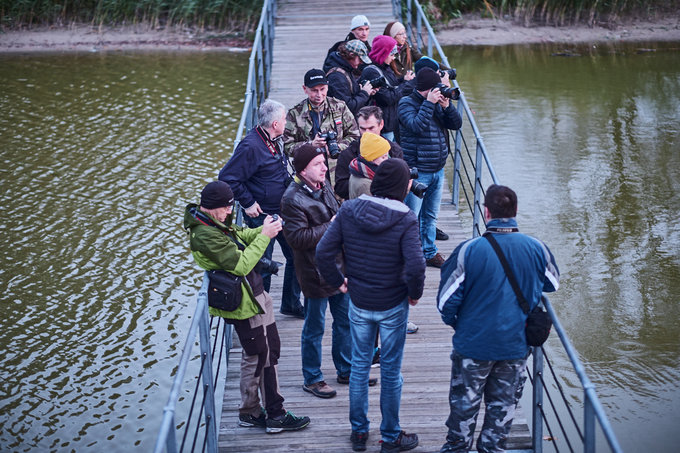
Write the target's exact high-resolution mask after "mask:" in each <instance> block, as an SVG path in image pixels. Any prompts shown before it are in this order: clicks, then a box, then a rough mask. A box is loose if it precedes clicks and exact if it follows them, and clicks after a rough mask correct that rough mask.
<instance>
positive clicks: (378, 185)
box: [364, 134, 410, 201]
mask: <svg viewBox="0 0 680 453" xmlns="http://www.w3.org/2000/svg"><path fill="white" fill-rule="evenodd" d="M364 135H366V134H364ZM409 177H410V173H409V169H408V165H406V162H404V160H402V159H387V160H386V161H385V162H383V163H382V164H380V165H379V166H378V170H377V171H376V172H375V176H374V177H373V182H371V193H372V194H373V195H374V196H376V197H383V198H390V199H392V200H399V201H403V200H404V198H406V193H407V192H408V181H409Z"/></svg>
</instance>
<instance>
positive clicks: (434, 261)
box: [425, 253, 444, 267]
mask: <svg viewBox="0 0 680 453" xmlns="http://www.w3.org/2000/svg"><path fill="white" fill-rule="evenodd" d="M425 264H427V265H428V266H430V267H442V266H443V265H444V257H443V256H442V254H441V253H437V254H435V255H434V256H433V257H432V258H428V259H426V260H425Z"/></svg>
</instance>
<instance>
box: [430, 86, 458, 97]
mask: <svg viewBox="0 0 680 453" xmlns="http://www.w3.org/2000/svg"><path fill="white" fill-rule="evenodd" d="M435 88H439V92H440V93H441V94H442V96H444V97H445V98H449V99H453V100H454V101H455V100H457V99H458V98H459V97H460V88H449V87H447V86H446V85H444V84H443V83H440V84H438V85H437V86H436V87H435Z"/></svg>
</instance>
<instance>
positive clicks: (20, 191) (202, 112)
mask: <svg viewBox="0 0 680 453" xmlns="http://www.w3.org/2000/svg"><path fill="white" fill-rule="evenodd" d="M247 63H248V60H247V55H245V54H243V55H241V54H236V55H234V54H227V53H200V54H198V53H197V54H172V53H163V54H144V53H142V54H139V53H138V54H109V55H98V54H86V55H50V56H31V57H18V56H11V57H2V56H0V80H1V81H2V83H1V85H0V150H1V151H0V152H1V156H2V166H1V167H0V173H1V174H2V178H1V179H0V197H2V198H1V200H0V205H1V206H2V213H3V220H2V222H1V223H0V233H1V235H2V241H3V247H2V248H1V249H0V254H2V276H1V277H0V285H1V286H0V290H1V291H2V306H1V310H2V316H1V317H2V321H0V322H1V323H2V329H1V330H0V345H1V347H0V362H1V363H2V368H1V369H0V382H1V384H0V385H1V386H2V387H1V390H0V414H1V416H0V450H2V451H48V450H54V451H71V450H74V451H84V450H90V451H126V450H129V449H130V448H133V447H137V449H138V450H139V451H150V450H151V449H152V448H153V442H154V439H155V436H156V434H157V431H158V428H159V423H160V417H161V415H162V407H163V405H164V403H165V400H166V399H167V396H168V393H169V389H170V373H171V372H172V370H173V368H175V367H176V365H177V364H178V358H179V352H181V348H182V347H183V344H184V338H185V336H186V332H187V329H188V325H189V323H190V316H191V314H192V313H193V307H194V304H193V300H194V297H195V285H196V284H197V279H198V278H199V277H200V273H197V272H196V269H195V268H194V266H193V263H192V262H191V260H190V257H189V255H188V254H187V250H186V243H185V237H184V233H183V230H182V228H181V215H182V209H183V207H184V205H185V204H186V202H187V201H191V200H193V199H194V198H195V197H196V194H197V188H200V187H202V186H203V185H204V184H205V183H206V182H207V181H209V180H211V179H214V178H215V177H216V174H217V171H218V170H219V168H220V167H221V165H222V164H223V162H224V161H225V160H226V159H227V157H228V154H229V153H230V151H231V149H232V147H233V138H234V136H235V129H236V126H237V124H238V120H239V117H240V112H241V108H242V104H241V99H242V95H243V92H244V90H245V83H244V81H245V75H246V73H247Z"/></svg>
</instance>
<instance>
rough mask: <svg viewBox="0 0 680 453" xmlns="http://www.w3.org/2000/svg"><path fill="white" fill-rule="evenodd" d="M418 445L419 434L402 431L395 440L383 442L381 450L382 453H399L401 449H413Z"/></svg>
mask: <svg viewBox="0 0 680 453" xmlns="http://www.w3.org/2000/svg"><path fill="white" fill-rule="evenodd" d="M417 446H418V435H417V434H406V432H404V431H402V432H400V433H399V437H397V440H396V441H395V442H383V443H382V448H381V449H380V451H381V452H382V453H397V452H399V451H406V450H413V449H414V448H416V447H417Z"/></svg>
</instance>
